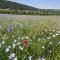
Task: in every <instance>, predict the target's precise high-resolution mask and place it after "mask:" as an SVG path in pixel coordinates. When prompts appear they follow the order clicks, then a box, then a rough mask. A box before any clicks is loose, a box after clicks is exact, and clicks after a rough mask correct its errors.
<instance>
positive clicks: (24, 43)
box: [21, 39, 29, 47]
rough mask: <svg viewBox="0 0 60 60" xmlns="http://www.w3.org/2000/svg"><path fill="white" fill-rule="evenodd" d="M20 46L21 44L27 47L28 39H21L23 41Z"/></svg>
mask: <svg viewBox="0 0 60 60" xmlns="http://www.w3.org/2000/svg"><path fill="white" fill-rule="evenodd" d="M21 44H22V45H23V46H24V47H28V45H29V42H28V39H23V40H22V41H21Z"/></svg>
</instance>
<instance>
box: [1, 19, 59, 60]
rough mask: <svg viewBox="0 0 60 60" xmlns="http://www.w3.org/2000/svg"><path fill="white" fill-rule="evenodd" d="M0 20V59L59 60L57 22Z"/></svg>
mask: <svg viewBox="0 0 60 60" xmlns="http://www.w3.org/2000/svg"><path fill="white" fill-rule="evenodd" d="M0 21H1V22H0V60H60V27H59V26H58V24H57V22H55V21H52V20H46V21H24V20H21V21H16V20H12V19H11V20H6V21H4V20H2V19H0ZM2 21H3V22H2Z"/></svg>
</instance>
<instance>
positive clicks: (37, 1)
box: [10, 0, 60, 9]
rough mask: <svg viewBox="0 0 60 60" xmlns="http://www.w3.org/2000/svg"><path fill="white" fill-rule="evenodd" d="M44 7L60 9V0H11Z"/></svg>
mask: <svg viewBox="0 0 60 60" xmlns="http://www.w3.org/2000/svg"><path fill="white" fill-rule="evenodd" d="M10 1H14V2H18V3H22V4H26V5H29V6H33V7H37V8H42V9H60V0H10Z"/></svg>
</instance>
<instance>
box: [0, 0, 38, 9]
mask: <svg viewBox="0 0 60 60" xmlns="http://www.w3.org/2000/svg"><path fill="white" fill-rule="evenodd" d="M0 8H3V9H4V8H9V9H15V10H17V9H20V10H38V9H37V8H34V7H31V6H27V5H24V4H20V3H16V2H12V1H6V0H0Z"/></svg>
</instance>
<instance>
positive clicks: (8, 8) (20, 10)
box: [0, 0, 60, 15]
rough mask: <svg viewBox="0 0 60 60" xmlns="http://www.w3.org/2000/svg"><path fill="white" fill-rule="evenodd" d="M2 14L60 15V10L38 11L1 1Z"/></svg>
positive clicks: (0, 9) (0, 10)
mask: <svg viewBox="0 0 60 60" xmlns="http://www.w3.org/2000/svg"><path fill="white" fill-rule="evenodd" d="M0 13H3V14H27V15H60V9H38V8H35V7H31V6H27V5H24V4H20V3H16V2H12V1H8V0H0Z"/></svg>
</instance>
